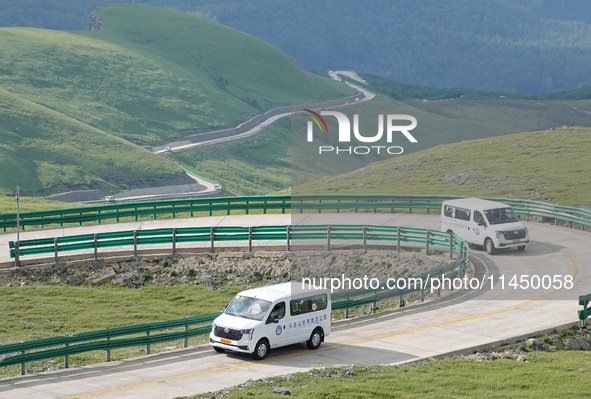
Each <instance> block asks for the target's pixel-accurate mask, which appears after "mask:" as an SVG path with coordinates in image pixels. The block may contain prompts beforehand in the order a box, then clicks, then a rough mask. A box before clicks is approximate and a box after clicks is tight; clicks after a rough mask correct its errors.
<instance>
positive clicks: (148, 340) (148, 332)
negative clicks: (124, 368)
mask: <svg viewBox="0 0 591 399" xmlns="http://www.w3.org/2000/svg"><path fill="white" fill-rule="evenodd" d="M146 337H148V339H147V342H146V355H149V354H150V352H151V349H152V348H150V331H146Z"/></svg>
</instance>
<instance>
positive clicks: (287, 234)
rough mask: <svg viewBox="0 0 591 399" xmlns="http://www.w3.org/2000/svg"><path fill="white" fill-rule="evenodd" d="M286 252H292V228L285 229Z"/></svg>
mask: <svg viewBox="0 0 591 399" xmlns="http://www.w3.org/2000/svg"><path fill="white" fill-rule="evenodd" d="M285 230H286V231H285V251H286V252H289V251H291V226H287V227H286V228H285Z"/></svg>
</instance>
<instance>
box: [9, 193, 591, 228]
mask: <svg viewBox="0 0 591 399" xmlns="http://www.w3.org/2000/svg"><path fill="white" fill-rule="evenodd" d="M453 198H458V196H444V195H437V196H420V195H390V194H371V195H358V194H352V195H339V194H334V195H327V194H322V195H294V196H291V195H268V196H242V197H222V198H190V199H174V200H160V201H145V202H129V203H127V202H125V203H117V204H107V205H96V206H88V207H77V208H66V209H56V210H45V211H34V212H22V213H21V214H20V226H22V227H21V228H22V229H26V228H34V227H37V228H44V227H48V226H60V227H63V226H74V225H82V224H84V223H97V224H100V223H104V222H116V223H118V222H121V221H129V220H130V219H131V220H140V218H153V219H156V218H158V217H171V218H175V217H177V216H178V215H183V216H189V217H194V216H197V215H203V216H207V215H209V216H211V215H213V214H215V213H224V214H226V215H230V214H232V212H234V213H239V212H243V213H246V214H249V213H252V212H258V213H263V214H265V213H268V212H281V213H288V212H291V213H298V212H304V211H317V212H319V213H321V212H326V211H334V212H337V213H339V212H341V211H348V212H367V211H372V212H378V211H384V212H395V211H408V212H409V213H412V212H413V210H424V211H425V212H426V213H430V212H432V211H434V212H435V213H439V209H440V207H441V202H442V201H444V200H447V199H453ZM490 199H492V200H497V201H501V202H505V203H507V204H509V205H511V206H513V207H514V209H515V211H516V212H517V213H519V214H520V215H523V216H526V217H531V216H535V217H540V218H541V221H542V222H546V220H547V219H549V220H551V221H552V222H555V221H557V220H558V221H562V222H565V223H567V224H568V225H569V227H573V226H575V225H577V226H580V228H581V229H583V228H585V227H591V211H590V210H587V209H582V208H575V207H566V206H560V205H551V204H546V203H543V202H538V201H529V200H512V199H506V198H490ZM16 219H17V216H16V213H7V214H2V215H0V228H2V229H3V231H7V230H8V229H12V228H16V225H17V223H16V222H17V221H16Z"/></svg>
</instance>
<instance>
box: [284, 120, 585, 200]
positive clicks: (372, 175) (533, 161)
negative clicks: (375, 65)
mask: <svg viewBox="0 0 591 399" xmlns="http://www.w3.org/2000/svg"><path fill="white" fill-rule="evenodd" d="M590 147H591V128H580V127H572V128H559V129H555V130H551V131H544V132H533V133H519V134H513V135H507V136H502V137H489V138H483V139H479V140H470V141H465V142H461V143H455V144H449V145H442V146H438V147H434V148H430V149H428V150H424V151H420V152H416V153H414V154H410V155H408V156H405V157H402V158H395V159H390V160H387V161H383V162H378V163H375V164H372V165H369V166H367V167H365V168H363V169H359V170H356V171H354V172H351V173H348V174H344V175H340V176H331V177H325V178H323V179H321V180H317V181H314V182H310V183H308V184H304V185H301V186H299V187H296V188H294V190H293V192H294V193H336V194H340V193H343V194H344V193H393V194H449V195H474V196H499V197H507V198H526V199H533V200H541V201H546V202H551V203H559V204H561V205H573V206H587V207H588V206H591V194H590V193H591V181H590V180H589V176H590V175H591V163H589V162H588V160H587V159H588V156H589V154H588V149H589V148H590ZM574 187H576V189H574Z"/></svg>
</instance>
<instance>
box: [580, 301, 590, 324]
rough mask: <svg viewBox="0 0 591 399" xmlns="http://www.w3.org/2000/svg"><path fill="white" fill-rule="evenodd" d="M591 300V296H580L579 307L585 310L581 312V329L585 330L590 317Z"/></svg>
mask: <svg viewBox="0 0 591 399" xmlns="http://www.w3.org/2000/svg"><path fill="white" fill-rule="evenodd" d="M590 300H591V294H589V295H581V296H579V305H581V306H582V307H583V310H579V320H580V321H581V328H585V324H586V322H587V318H588V317H589V309H588V305H589V301H590Z"/></svg>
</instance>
